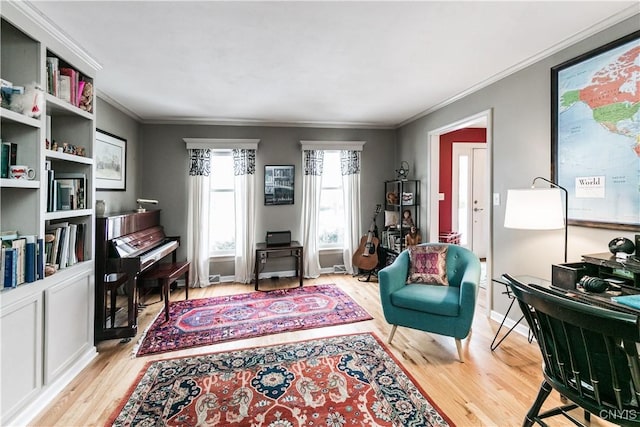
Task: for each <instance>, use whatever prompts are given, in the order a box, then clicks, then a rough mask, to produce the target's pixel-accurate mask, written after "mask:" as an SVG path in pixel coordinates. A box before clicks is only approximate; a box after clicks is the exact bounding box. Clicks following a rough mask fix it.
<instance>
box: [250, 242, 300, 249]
mask: <svg viewBox="0 0 640 427" xmlns="http://www.w3.org/2000/svg"><path fill="white" fill-rule="evenodd" d="M300 248H302V245H301V244H300V242H298V241H295V240H292V241H291V243H289V244H286V245H274V246H267V244H266V242H260V243H256V250H257V251H267V250H269V251H287V250H290V249H300Z"/></svg>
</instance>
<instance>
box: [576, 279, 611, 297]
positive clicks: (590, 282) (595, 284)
mask: <svg viewBox="0 0 640 427" xmlns="http://www.w3.org/2000/svg"><path fill="white" fill-rule="evenodd" d="M578 283H579V284H580V286H582V288H583V289H584V290H585V291H587V292H595V293H597V294H600V293H602V292H604V291H606V290H607V289H608V288H609V283H607V281H606V280H604V279H601V278H599V277H592V276H583V277H582V278H581V279H580V282H578Z"/></svg>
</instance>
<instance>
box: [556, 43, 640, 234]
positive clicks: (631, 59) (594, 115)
mask: <svg viewBox="0 0 640 427" xmlns="http://www.w3.org/2000/svg"><path fill="white" fill-rule="evenodd" d="M638 64H640V31H636V32H634V33H632V34H629V35H628V36H625V37H622V38H620V39H618V40H616V41H614V42H612V43H609V44H607V45H604V46H601V47H599V48H597V49H594V50H592V51H590V52H587V53H585V54H583V55H581V56H579V57H577V58H574V59H571V60H569V61H567V62H565V63H563V64H560V65H558V66H556V67H553V68H552V69H551V102H552V104H551V115H552V132H551V135H552V136H551V174H552V180H553V181H554V182H555V183H557V184H558V185H560V186H562V187H564V188H566V189H567V192H568V196H569V198H568V208H569V209H568V218H567V223H568V224H573V225H581V226H590V227H599V228H610V229H619V230H632V231H633V230H640V120H639V117H640V93H639V86H638V73H639V65H638Z"/></svg>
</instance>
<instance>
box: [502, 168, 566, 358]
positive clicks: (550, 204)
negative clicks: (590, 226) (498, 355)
mask: <svg viewBox="0 0 640 427" xmlns="http://www.w3.org/2000/svg"><path fill="white" fill-rule="evenodd" d="M538 179H541V180H543V181H545V182H548V183H549V184H550V185H551V186H552V187H554V188H536V187H535V184H536V180H538ZM560 191H564V214H563V209H562V197H561V195H560ZM567 203H568V193H567V190H566V189H565V188H564V187H561V186H559V185H558V184H556V183H554V182H552V181H549V180H548V179H545V178H542V177H540V176H538V177H536V178H534V179H533V182H532V183H531V188H528V189H522V190H509V191H508V192H507V206H506V210H505V215H504V226H505V227H506V228H519V229H523V230H558V229H561V228H564V262H565V263H566V262H567V222H566V220H567V213H568V204H567ZM493 280H494V282H497V283H502V284H503V285H505V287H506V288H507V290H506V291H505V292H503V294H505V295H507V297H508V298H509V299H511V303H510V304H509V308H507V312H506V313H505V315H504V318H503V319H502V323H500V327H499V328H498V330H497V331H496V335H495V336H494V337H493V341H492V342H491V351H494V350H495V349H496V348H497V347H498V346H499V345H500V344H501V343H502V341H504V339H505V338H507V336H509V334H510V333H511V332H512V331H513V330H514V329H515V327H516V326H518V324H519V323H520V322H521V321H522V319H524V316H522V317H520V319H518V321H517V322H516V323H515V324H514V325H513V326H511V328H509V330H508V331H507V333H506V334H505V335H504V336H503V337H502V338H501V339H500V340H499V341H497V340H498V336H499V335H500V330H501V329H502V327H503V326H504V322H505V320H506V319H507V316H509V312H510V311H511V307H512V306H513V303H514V302H515V297H514V295H513V294H512V293H511V290H510V288H509V284H508V283H506V282H503V281H501V280H496V279H493ZM528 338H529V342H531V340H532V339H533V337H532V335H531V333H529V337H528ZM496 341H497V342H496Z"/></svg>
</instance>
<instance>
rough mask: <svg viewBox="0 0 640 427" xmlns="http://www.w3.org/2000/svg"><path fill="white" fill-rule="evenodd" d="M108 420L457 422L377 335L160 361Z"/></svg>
mask: <svg viewBox="0 0 640 427" xmlns="http://www.w3.org/2000/svg"><path fill="white" fill-rule="evenodd" d="M107 421H108V423H107V424H108V425H114V426H123V425H141V424H145V423H149V424H152V425H174V424H180V425H211V426H213V425H226V426H230V425H237V426H249V425H252V426H283V427H284V426H294V425H295V426H298V425H327V426H343V425H346V424H347V422H348V424H349V425H377V426H383V425H384V426H387V425H394V426H400V425H406V426H409V425H410V426H431V427H446V426H449V425H452V424H453V423H452V422H451V420H449V418H448V417H447V416H446V415H444V414H443V413H442V411H440V409H439V408H438V407H437V406H436V405H435V404H434V403H433V402H432V401H431V400H430V398H429V396H428V395H427V394H426V393H425V392H424V391H423V390H422V389H421V387H420V385H419V384H418V383H416V382H415V380H414V379H413V378H412V376H411V375H410V374H409V373H408V372H407V371H406V370H405V369H404V368H403V367H402V366H401V365H400V364H399V363H398V362H397V360H396V359H395V357H394V356H393V355H392V354H391V353H390V352H389V350H388V349H387V348H386V346H385V345H384V344H383V343H382V342H381V341H380V339H379V338H377V337H376V336H375V335H373V334H371V333H363V334H352V335H343V336H336V337H330V338H318V339H313V340H305V341H298V342H293V343H286V344H279V345H271V346H267V347H254V348H248V349H241V350H234V351H223V352H218V353H210V354H203V355H198V356H190V357H182V358H174V359H168V360H154V361H150V362H148V363H147V364H146V365H145V366H144V368H143V370H142V371H141V372H140V375H139V377H138V381H137V383H136V384H134V385H132V387H131V388H130V389H129V394H128V396H127V397H125V398H124V399H123V400H122V401H121V402H120V404H119V405H118V407H117V408H116V410H115V411H114V413H113V414H112V415H111V416H110V417H109V419H108V420H107Z"/></svg>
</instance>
